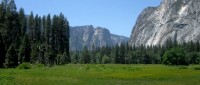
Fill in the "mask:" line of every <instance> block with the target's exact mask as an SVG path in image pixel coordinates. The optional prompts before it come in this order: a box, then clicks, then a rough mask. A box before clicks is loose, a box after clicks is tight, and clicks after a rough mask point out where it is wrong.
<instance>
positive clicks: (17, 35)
mask: <svg viewBox="0 0 200 85" xmlns="http://www.w3.org/2000/svg"><path fill="white" fill-rule="evenodd" d="M0 60H1V61H0V67H16V66H18V65H19V64H21V63H23V62H30V63H32V64H37V63H40V64H45V65H55V64H56V65H60V64H66V63H69V62H70V55H69V23H68V21H67V19H66V18H65V16H64V15H63V14H62V13H60V14H59V15H53V17H51V15H50V14H48V15H47V16H39V15H34V14H33V12H31V13H30V15H26V14H25V13H24V9H23V8H20V9H19V11H17V8H16V5H15V2H14V0H3V1H2V2H1V4H0Z"/></svg>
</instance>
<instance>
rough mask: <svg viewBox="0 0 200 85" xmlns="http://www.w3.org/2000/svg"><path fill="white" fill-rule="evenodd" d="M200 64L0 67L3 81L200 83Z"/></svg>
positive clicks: (43, 84) (11, 84)
mask: <svg viewBox="0 0 200 85" xmlns="http://www.w3.org/2000/svg"><path fill="white" fill-rule="evenodd" d="M199 84H200V65H199V66H198V65H192V66H164V65H73V64H69V65H64V66H54V67H33V68H32V69H0V85H199Z"/></svg>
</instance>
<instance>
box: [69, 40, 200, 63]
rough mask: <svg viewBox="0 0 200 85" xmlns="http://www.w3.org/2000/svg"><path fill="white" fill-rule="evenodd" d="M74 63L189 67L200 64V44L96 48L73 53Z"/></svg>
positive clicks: (168, 43)
mask: <svg viewBox="0 0 200 85" xmlns="http://www.w3.org/2000/svg"><path fill="white" fill-rule="evenodd" d="M71 59H72V63H92V64H166V65H189V64H199V63H200V44H199V42H198V41H197V42H193V41H191V42H187V43H186V42H183V43H179V44H178V43H177V42H176V41H173V40H171V39H169V40H167V41H166V44H165V45H157V46H144V45H141V46H138V47H136V46H133V47H130V46H129V45H128V44H121V46H115V47H103V48H96V50H93V51H89V50H87V48H86V47H85V49H84V50H83V51H82V52H72V53H71Z"/></svg>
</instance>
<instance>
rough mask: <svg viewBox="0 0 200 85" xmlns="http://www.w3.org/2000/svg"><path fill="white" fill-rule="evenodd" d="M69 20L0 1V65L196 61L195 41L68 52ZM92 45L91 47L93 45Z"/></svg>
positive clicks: (198, 60)
mask: <svg viewBox="0 0 200 85" xmlns="http://www.w3.org/2000/svg"><path fill="white" fill-rule="evenodd" d="M69 32H70V31H69V23H68V21H67V19H66V18H65V16H64V15H63V14H62V13H60V15H53V17H51V15H50V14H48V15H47V16H42V17H41V16H38V15H34V14H33V12H31V13H30V15H26V14H25V13H24V9H23V8H21V9H19V11H17V9H16V5H15V2H14V0H3V1H2V2H1V4H0V67H1V68H3V67H8V68H10V67H17V66H18V65H19V64H21V63H24V62H29V63H32V64H44V65H63V64H68V63H73V64H166V65H189V64H199V63H200V44H199V42H198V41H197V42H193V41H191V42H182V43H177V42H176V40H174V41H173V40H171V39H169V40H167V42H166V44H165V45H157V46H144V45H141V46H137V47H136V46H129V45H128V44H121V45H120V46H118V45H116V46H114V47H109V46H108V47H102V48H93V49H94V50H88V49H87V47H85V48H84V50H83V51H76V52H75V51H73V52H70V51H69V37H70V36H69V34H70V33H69ZM94 47H95V46H94Z"/></svg>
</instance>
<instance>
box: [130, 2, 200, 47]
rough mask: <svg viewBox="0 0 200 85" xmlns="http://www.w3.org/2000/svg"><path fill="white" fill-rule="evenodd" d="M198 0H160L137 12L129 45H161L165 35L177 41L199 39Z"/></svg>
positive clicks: (199, 7) (165, 39) (199, 11)
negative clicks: (158, 3) (138, 13)
mask: <svg viewBox="0 0 200 85" xmlns="http://www.w3.org/2000/svg"><path fill="white" fill-rule="evenodd" d="M199 20H200V0H162V2H161V5H159V6H158V7H148V8H146V9H144V11H143V12H142V13H141V14H140V15H139V17H138V19H137V22H136V24H135V26H134V28H133V31H132V35H131V39H130V41H129V44H130V45H132V46H133V45H136V46H139V45H142V44H143V45H159V44H161V45H163V44H165V43H166V41H167V40H168V39H172V40H176V41H178V42H179V43H182V42H188V41H197V40H199V39H200V22H199Z"/></svg>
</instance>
